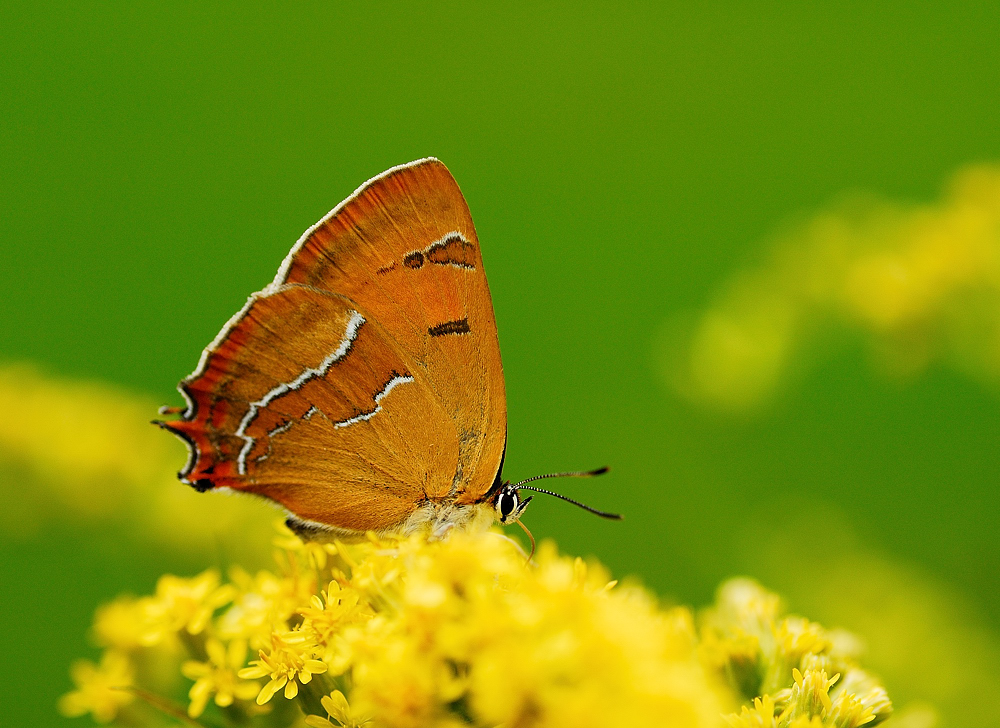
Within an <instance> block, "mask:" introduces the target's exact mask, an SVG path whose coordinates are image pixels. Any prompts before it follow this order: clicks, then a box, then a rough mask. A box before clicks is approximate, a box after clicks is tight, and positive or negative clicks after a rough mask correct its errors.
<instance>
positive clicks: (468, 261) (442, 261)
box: [274, 159, 507, 504]
mask: <svg viewBox="0 0 1000 728" xmlns="http://www.w3.org/2000/svg"><path fill="white" fill-rule="evenodd" d="M274 283H275V284H276V285H281V284H285V283H302V284H306V285H310V286H315V287H316V288H322V289H324V290H327V291H336V292H337V293H341V294H343V295H345V296H347V297H348V298H350V299H351V300H353V301H356V302H357V303H358V304H360V305H361V306H363V307H364V308H365V309H366V310H368V311H370V312H371V314H372V315H373V316H374V317H375V318H376V320H378V321H379V322H380V323H381V324H382V325H383V326H384V327H385V328H386V330H387V331H389V332H390V334H391V336H392V337H393V338H394V339H395V340H396V341H397V342H398V343H399V346H400V348H402V349H403V350H404V351H406V352H408V353H409V354H410V355H411V356H412V357H413V360H414V364H415V366H416V367H417V368H418V370H420V371H421V372H423V374H424V376H425V377H426V379H427V382H428V384H429V385H430V386H431V388H432V389H433V390H434V392H435V394H436V395H437V397H438V399H439V400H440V402H441V404H442V405H443V406H444V408H445V410H446V411H447V412H448V414H449V416H450V417H451V419H452V420H453V421H454V423H455V428H456V430H457V432H458V438H459V459H458V465H457V468H456V470H455V473H454V479H453V483H452V489H451V495H452V496H453V497H455V498H456V499H457V500H456V502H458V503H462V504H464V503H474V502H476V501H478V500H480V499H481V498H482V497H483V495H484V494H485V493H486V492H487V491H488V490H489V488H490V487H491V486H492V485H493V481H494V479H495V477H496V475H497V472H498V470H499V469H500V462H501V459H502V457H503V451H504V445H505V443H506V439H507V399H506V394H505V391H504V380H503V366H502V365H501V362H500V345H499V342H498V340H497V326H496V320H495V319H494V316H493V302H492V300H491V298H490V289H489V286H488V284H487V283H486V273H485V272H484V270H483V259H482V254H481V253H480V249H479V238H478V237H476V229H475V227H474V226H473V224H472V216H471V214H470V213H469V207H468V205H466V203H465V198H464V197H463V196H462V192H461V190H459V188H458V183H456V182H455V178H454V177H452V176H451V172H449V171H448V168H447V167H445V166H444V165H443V164H442V163H441V162H439V161H438V160H436V159H422V160H419V161H416V162H412V163H410V164H407V165H403V166H400V167H394V168H393V169H390V170H389V171H387V172H385V173H383V174H382V175H379V176H378V177H376V178H374V179H372V180H370V181H369V182H367V183H366V184H365V185H363V186H362V187H361V188H359V189H358V190H357V191H356V192H355V193H354V194H353V195H352V196H351V197H349V198H348V199H347V200H346V201H345V202H343V203H342V204H341V205H340V206H338V207H337V208H336V209H334V210H333V211H332V212H331V213H330V214H329V215H327V216H326V217H325V218H324V219H323V220H321V221H320V222H319V223H317V224H316V225H314V226H313V227H312V228H310V229H309V230H308V231H307V232H306V234H305V235H303V236H302V238H301V239H300V240H299V242H298V243H297V244H296V245H295V247H294V248H292V251H291V252H290V253H289V255H288V257H287V258H286V259H285V262H284V263H283V264H282V266H281V269H280V270H279V271H278V275H277V277H276V278H275V280H274Z"/></svg>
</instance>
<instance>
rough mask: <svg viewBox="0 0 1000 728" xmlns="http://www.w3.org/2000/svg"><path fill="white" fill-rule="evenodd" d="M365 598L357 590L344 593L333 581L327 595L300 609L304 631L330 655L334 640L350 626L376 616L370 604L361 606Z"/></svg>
mask: <svg viewBox="0 0 1000 728" xmlns="http://www.w3.org/2000/svg"><path fill="white" fill-rule="evenodd" d="M360 598H361V595H360V594H358V592H356V591H355V590H353V589H344V588H342V587H341V586H340V584H338V583H337V582H336V581H331V582H330V585H329V586H328V587H327V589H326V591H323V592H320V594H319V596H313V597H311V598H310V606H309V607H307V608H305V609H299V610H298V612H299V614H301V615H302V617H303V618H304V622H303V625H302V629H303V630H304V631H309V632H311V633H312V636H313V639H314V641H315V642H316V644H317V645H318V646H319V647H320V648H321V649H323V651H324V653H325V654H329V653H330V651H331V649H332V647H333V638H334V637H335V636H336V635H337V634H339V633H340V632H341V631H342V630H343V628H344V627H345V626H347V625H350V624H353V623H355V622H358V621H361V620H364V619H368V618H370V617H371V615H372V612H371V609H370V608H369V607H368V605H367V604H361V603H360Z"/></svg>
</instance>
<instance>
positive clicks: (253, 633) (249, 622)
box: [217, 568, 315, 650]
mask: <svg viewBox="0 0 1000 728" xmlns="http://www.w3.org/2000/svg"><path fill="white" fill-rule="evenodd" d="M230 578H231V579H232V580H233V582H234V583H235V584H236V586H237V587H238V590H237V594H236V596H235V597H234V598H233V603H232V606H231V607H229V608H228V609H227V610H226V611H225V612H224V613H223V614H222V616H221V618H220V619H219V620H218V622H217V624H218V628H219V635H220V636H222V637H225V638H227V639H235V638H245V639H247V640H249V642H250V646H251V647H253V648H254V649H257V650H259V649H263V648H265V647H267V646H268V645H270V644H271V633H272V632H274V631H278V632H283V631H286V630H288V628H289V620H290V619H291V618H292V617H293V616H294V615H295V613H296V611H297V610H298V609H299V608H300V607H301V605H302V604H303V603H304V602H308V601H309V600H310V598H311V597H312V595H313V591H314V589H315V580H314V579H313V578H303V575H301V574H298V573H295V574H293V575H289V576H277V575H275V574H272V573H271V572H269V571H260V572H258V573H257V575H256V576H253V577H251V576H250V575H249V574H247V573H246V572H245V571H243V569H239V568H235V569H233V570H232V572H231V573H230Z"/></svg>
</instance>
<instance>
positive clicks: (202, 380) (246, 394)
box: [156, 158, 620, 538]
mask: <svg viewBox="0 0 1000 728" xmlns="http://www.w3.org/2000/svg"><path fill="white" fill-rule="evenodd" d="M178 389H179V390H180V392H181V394H182V395H184V399H185V400H186V402H187V407H186V408H183V409H180V408H175V409H170V408H165V409H164V410H163V412H164V413H167V414H178V413H179V414H180V415H181V418H180V419H178V420H175V421H171V422H157V423H156V424H158V425H160V426H162V427H163V428H165V429H167V430H170V431H171V432H173V433H174V434H176V435H178V436H179V437H180V438H181V439H183V440H184V442H185V443H187V445H188V449H189V451H190V452H189V458H188V462H187V465H186V466H185V467H184V469H183V470H182V471H181V472H180V474H179V477H180V479H181V480H182V481H183V482H185V483H188V484H190V485H192V486H194V487H195V488H196V489H198V490H199V491H206V490H220V489H225V488H230V489H232V490H237V491H240V492H244V493H253V494H256V495H261V496H264V497H266V498H269V499H271V500H272V501H275V502H277V503H279V504H280V505H281V506H283V507H284V508H285V509H286V510H287V511H288V513H289V518H288V524H289V526H290V527H291V528H293V529H294V530H295V531H297V532H298V533H300V534H301V535H305V536H311V537H316V536H324V535H325V536H328V537H329V536H335V537H340V538H344V537H348V538H350V537H357V536H359V535H362V534H364V533H365V532H367V531H375V532H380V533H386V532H402V533H410V532H413V531H417V530H420V529H424V528H427V529H429V530H430V532H431V533H432V534H434V535H435V536H441V535H443V534H445V533H446V532H447V531H448V530H450V529H451V528H453V527H461V526H469V525H471V524H474V523H480V524H482V523H492V522H493V521H494V520H499V521H500V522H501V523H507V522H510V521H518V519H519V518H520V516H521V514H522V513H523V512H524V509H525V507H526V506H527V504H528V501H530V500H531V498H530V497H529V498H527V499H526V500H523V501H522V500H520V498H519V497H518V489H519V488H527V489H528V490H534V491H537V492H542V493H549V494H550V495H555V496H557V497H559V498H563V499H564V500H568V501H570V502H572V503H574V504H576V505H579V506H581V507H582V508H586V509H587V510H589V511H591V512H593V513H596V514H597V515H600V516H603V517H605V518H620V516H616V515H614V514H610V513H603V512H601V511H597V510H594V509H592V508H590V507H588V506H585V505H583V504H582V503H578V502H577V501H573V500H571V499H569V498H566V497H565V496H562V495H559V494H556V493H550V492H549V491H543V490H540V489H537V488H530V487H527V486H525V483H528V482H530V481H532V480H535V479H536V478H530V479H528V480H526V481H523V482H521V483H518V484H515V485H511V484H510V483H509V482H504V481H502V479H501V471H502V468H503V460H504V453H505V450H506V439H507V403H506V396H505V392H504V379H503V367H502V365H501V363H500V345H499V342H498V340H497V328H496V321H495V319H494V316H493V305H492V301H491V299H490V290H489V286H488V285H487V283H486V274H485V273H484V271H483V259H482V255H481V254H480V249H479V240H478V238H477V237H476V230H475V228H474V227H473V224H472V217H471V215H470V213H469V208H468V206H467V205H466V203H465V199H464V198H463V197H462V193H461V191H460V190H459V188H458V184H457V183H456V182H455V179H454V178H453V177H452V176H451V173H450V172H449V171H448V169H447V168H446V167H445V166H444V165H443V164H442V163H441V162H439V161H438V160H437V159H433V158H428V159H421V160H418V161H416V162H411V163H410V164H405V165H401V166H399V167H393V168H392V169H390V170H388V171H386V172H384V173H383V174H380V175H379V176H377V177H375V178H373V179H371V180H369V181H368V182H366V183H365V184H364V185H362V186H361V187H360V188H358V190H357V191H356V192H355V193H354V194H353V195H351V196H350V197H348V198H347V199H346V200H345V201H344V202H342V203H341V204H340V205H338V206H337V207H336V208H334V210H333V211H331V212H330V213H329V214H328V215H327V216H326V217H324V218H323V219H322V220H320V221H319V222H318V223H316V225H314V226H313V227H311V228H310V229H309V230H307V231H306V232H305V234H304V235H303V236H302V237H301V238H300V239H299V241H298V242H297V243H296V244H295V246H294V247H293V248H292V250H291V252H290V253H289V254H288V256H287V257H286V258H285V261H284V263H282V265H281V268H280V269H279V270H278V274H277V276H276V277H275V279H274V281H273V282H272V283H271V284H270V285H269V286H267V287H266V288H265V289H264V290H262V291H260V292H258V293H255V294H253V295H252V296H250V298H249V300H248V301H247V303H246V305H245V306H244V307H243V308H242V310H240V311H239V312H238V313H237V314H236V315H235V316H233V318H231V319H230V320H229V322H228V323H227V324H226V325H225V326H224V327H223V329H222V331H221V332H219V335H218V336H217V337H216V338H215V341H213V342H212V343H211V344H210V345H209V346H208V348H207V349H205V351H204V353H203V354H202V356H201V360H200V361H199V363H198V367H197V369H195V371H194V373H193V374H191V376H189V377H187V378H186V379H184V380H183V381H182V382H181V383H180V384H179V385H178ZM605 470H606V468H602V469H601V470H597V471H590V472H580V473H557V474H553V475H546V476H539V477H556V476H559V475H575V476H587V475H596V474H598V473H602V472H605ZM518 522H519V521H518Z"/></svg>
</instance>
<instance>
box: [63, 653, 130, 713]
mask: <svg viewBox="0 0 1000 728" xmlns="http://www.w3.org/2000/svg"><path fill="white" fill-rule="evenodd" d="M70 677H72V678H73V682H74V684H75V685H76V689H75V690H73V691H72V692H69V693H66V695H64V696H62V698H61V699H60V701H59V712H60V713H62V714H63V715H65V716H68V717H74V716H78V715H86V714H87V713H90V714H91V715H92V716H93V718H94V720H95V721H97V722H98V723H110V722H111V721H112V720H114V718H115V716H117V715H118V711H119V710H120V709H121V708H122V707H123V706H125V705H128V704H129V703H131V702H132V701H133V700H134V698H133V696H132V693H130V692H129V691H128V690H127V689H125V688H128V687H130V686H131V685H132V684H133V680H134V679H135V670H134V669H133V668H132V665H131V663H130V662H129V659H128V657H126V656H125V655H124V654H122V653H121V652H116V651H114V650H108V651H107V652H105V653H104V655H103V656H102V657H101V662H100V664H99V665H95V664H94V663H93V662H91V661H90V660H78V661H77V662H75V663H73V666H72V667H71V668H70Z"/></svg>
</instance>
